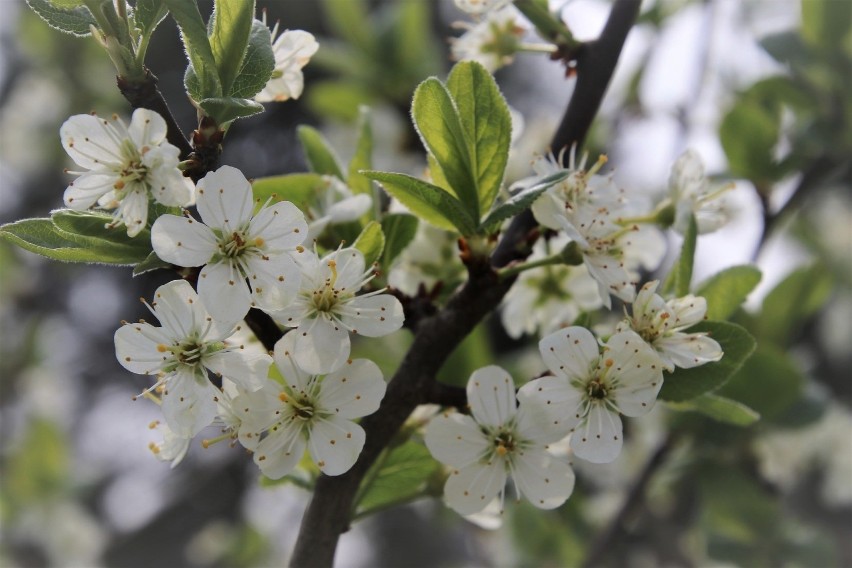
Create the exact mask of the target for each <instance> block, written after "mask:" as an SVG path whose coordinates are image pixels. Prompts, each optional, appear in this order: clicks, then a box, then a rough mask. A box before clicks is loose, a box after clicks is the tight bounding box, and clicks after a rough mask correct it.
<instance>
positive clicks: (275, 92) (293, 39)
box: [254, 24, 319, 103]
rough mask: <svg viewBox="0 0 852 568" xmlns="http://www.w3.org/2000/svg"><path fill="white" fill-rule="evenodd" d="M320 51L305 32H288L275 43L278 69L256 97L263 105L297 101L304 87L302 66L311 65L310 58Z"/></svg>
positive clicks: (273, 47)
mask: <svg viewBox="0 0 852 568" xmlns="http://www.w3.org/2000/svg"><path fill="white" fill-rule="evenodd" d="M277 33H278V24H275V28H273V30H272V37H275V36H276V34H277ZM318 49H319V43H317V40H316V39H315V38H314V36H313V35H312V34H310V33H308V32H306V31H302V30H287V31H285V32H284V33H283V34H281V35H280V36H278V38H277V39H276V40H275V41H274V43H273V44H272V51H273V52H274V54H275V70H274V71H273V72H272V78H271V79H269V81H268V82H267V83H266V86H265V87H263V90H262V91H260V92H259V93H258V94H257V95H255V97H254V100H256V101H257V102H260V103H268V102H272V101H276V102H283V101H286V100H287V99H298V98H299V97H300V96H301V95H302V90H303V89H304V87H305V78H304V77H303V76H302V67H304V66H305V65H307V64H308V61H309V60H310V59H311V56H312V55H313V54H314V53H316V52H317V50H318Z"/></svg>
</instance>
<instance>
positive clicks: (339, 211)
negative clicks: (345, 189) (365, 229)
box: [326, 193, 373, 223]
mask: <svg viewBox="0 0 852 568" xmlns="http://www.w3.org/2000/svg"><path fill="white" fill-rule="evenodd" d="M372 205H373V200H372V198H371V197H370V196H369V195H367V194H366V193H359V194H358V195H353V196H352V197H347V198H346V199H344V200H342V201H338V202H337V203H335V204H334V205H332V206H331V207H329V208H328V210H327V211H326V214H327V215H329V216H330V217H331V222H332V223H345V222H347V221H356V220H357V219H358V217H360V216H361V215H363V214H364V213H366V212H367V211H369V209H370V207H371V206H372Z"/></svg>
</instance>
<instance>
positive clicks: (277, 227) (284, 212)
mask: <svg viewBox="0 0 852 568" xmlns="http://www.w3.org/2000/svg"><path fill="white" fill-rule="evenodd" d="M307 232H308V224H307V222H306V221H305V215H304V214H303V213H302V212H301V211H300V210H299V208H298V207H296V206H295V205H293V204H292V203H290V202H289V201H279V202H278V203H275V204H274V205H272V206H270V207H264V208H263V209H261V210H260V211H259V212H258V213H257V215H256V216H255V217H254V218H253V219H252V220H251V222H250V223H249V229H248V234H249V238H257V237H261V238H262V239H263V240H264V246H265V250H269V251H274V252H282V251H288V250H293V249H295V248H296V246H297V245H299V244H301V243H302V241H303V240H304V239H305V235H306V234H307Z"/></svg>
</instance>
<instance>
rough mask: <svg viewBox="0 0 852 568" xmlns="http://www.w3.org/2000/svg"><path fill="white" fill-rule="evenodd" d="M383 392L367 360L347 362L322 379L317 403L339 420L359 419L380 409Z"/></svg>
mask: <svg viewBox="0 0 852 568" xmlns="http://www.w3.org/2000/svg"><path fill="white" fill-rule="evenodd" d="M386 388H387V385H386V384H385V380H384V378H383V377H382V371H381V370H380V369H379V367H378V365H376V364H375V363H373V362H372V361H370V360H369V359H355V360H354V361H353V360H351V359H350V360H348V361H347V362H346V363H344V365H343V367H341V368H340V369H338V370H337V371H334V372H333V373H329V374H328V375H327V376H326V377H325V378H324V379H323V381H322V391H320V394H319V399H318V401H317V403H318V406H320V407H321V408H322V409H323V410H324V411H326V412H334V413H335V414H336V415H337V416H340V417H341V418H350V419H351V418H361V417H362V416H367V415H368V414H372V413H374V412H375V411H376V410H378V409H379V404H380V403H381V401H382V398H383V397H384V396H385V389H386Z"/></svg>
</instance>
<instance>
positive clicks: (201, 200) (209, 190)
mask: <svg viewBox="0 0 852 568" xmlns="http://www.w3.org/2000/svg"><path fill="white" fill-rule="evenodd" d="M197 188H198V195H197V198H196V204H197V206H198V214H199V215H201V219H202V221H204V222H205V223H206V224H207V225H209V226H210V227H213V228H216V229H221V230H223V231H225V232H227V233H230V232H231V231H234V230H236V229H239V228H241V227H243V226H244V225H245V224H246V223H248V222H249V220H250V219H251V215H252V212H253V208H254V204H253V197H252V192H251V184H250V183H249V182H248V180H247V179H246V177H245V176H244V175H243V173H242V172H241V171H240V170H238V169H237V168H234V167H231V166H222V167H221V168H219V169H218V170H216V171H214V172H210V173H208V174H207V175H206V176H204V178H203V179H202V180H201V181H199V182H198V185H197Z"/></svg>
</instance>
